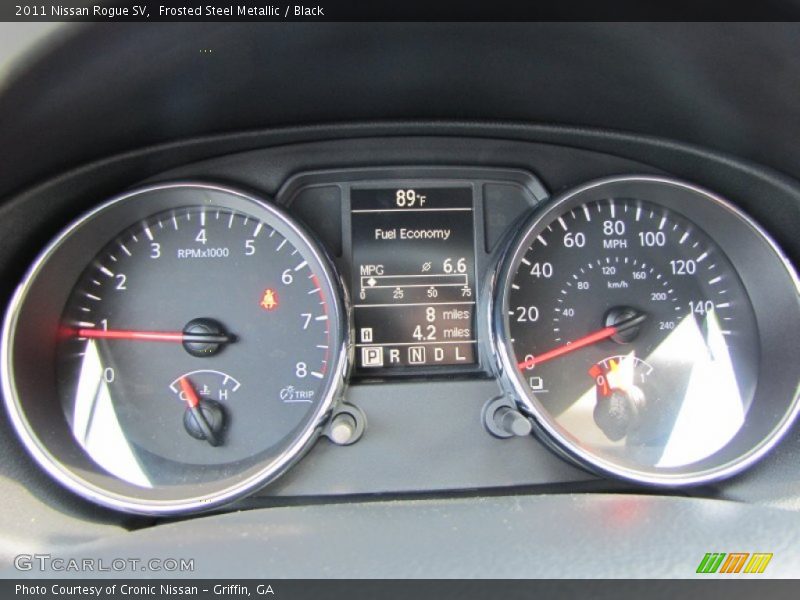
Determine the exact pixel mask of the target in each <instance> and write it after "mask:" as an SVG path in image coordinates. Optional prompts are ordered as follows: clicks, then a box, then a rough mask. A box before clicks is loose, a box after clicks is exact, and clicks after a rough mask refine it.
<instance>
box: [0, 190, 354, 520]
mask: <svg viewBox="0 0 800 600" xmlns="http://www.w3.org/2000/svg"><path fill="white" fill-rule="evenodd" d="M160 192H179V193H180V192H191V193H194V194H196V196H197V197H196V198H195V199H194V202H192V203H185V204H183V205H182V206H186V205H202V204H203V203H204V202H210V200H208V199H207V198H205V197H204V194H206V195H207V194H209V193H210V194H225V195H227V196H228V197H230V198H231V206H230V207H229V208H231V209H237V208H238V207H241V209H243V210H244V212H246V209H247V207H250V208H251V210H258V211H262V214H264V213H268V214H269V215H270V216H271V217H272V218H273V219H274V220H275V222H276V223H279V224H280V227H276V228H277V229H278V230H279V232H280V233H282V234H284V235H285V236H286V237H287V238H292V240H293V242H295V243H298V244H301V245H303V246H304V248H305V249H306V250H307V251H308V252H309V255H310V257H311V258H312V259H313V261H314V262H316V266H317V267H318V269H319V270H320V271H319V273H320V275H321V277H320V278H323V277H324V279H325V281H324V282H323V285H325V286H327V288H328V289H329V290H330V301H329V306H328V310H329V313H328V314H329V319H330V321H331V323H330V335H331V340H332V342H333V344H332V349H331V350H332V357H331V360H330V363H329V364H330V373H331V374H330V379H329V381H328V382H327V385H326V388H325V390H324V394H323V396H322V399H321V400H320V401H319V402H318V404H317V406H316V407H315V408H314V409H313V413H312V414H311V415H310V416H309V417H308V419H307V420H306V421H305V425H303V426H302V427H301V428H300V430H298V431H297V433H296V434H295V436H294V437H293V438H292V440H291V442H290V443H289V444H288V445H287V446H286V447H285V448H283V449H282V450H281V451H280V452H279V453H277V454H276V456H275V457H274V458H273V459H271V460H269V461H268V462H266V463H264V464H259V465H258V467H257V468H251V471H252V472H251V473H249V474H248V475H247V477H246V478H243V479H241V480H240V481H238V482H236V483H234V484H232V485H230V486H228V487H224V488H221V489H218V490H213V491H209V492H208V493H194V494H193V495H191V496H190V497H181V498H171V499H153V498H142V497H137V495H136V490H137V488H136V486H133V485H131V484H127V483H124V482H120V481H119V480H116V479H115V478H113V477H112V476H110V475H108V474H106V473H103V472H102V470H101V469H100V468H99V467H97V468H96V469H95V470H91V467H90V466H88V465H89V464H90V463H91V461H90V460H89V459H88V458H87V457H85V456H83V457H81V458H80V461H78V460H77V458H76V457H79V456H80V455H81V453H82V452H83V451H82V450H81V449H80V448H79V447H78V445H77V443H75V445H74V448H67V449H66V454H67V455H66V456H61V455H59V453H58V452H55V451H54V449H53V447H51V446H50V445H48V443H47V441H46V440H45V439H43V438H45V437H47V433H48V432H46V431H41V430H39V429H37V427H35V426H34V425H33V424H32V419H31V418H30V415H29V414H28V411H29V410H33V409H34V407H35V404H32V403H36V402H39V403H43V404H48V405H49V404H52V403H58V400H57V399H56V398H22V397H21V395H20V392H19V389H18V388H19V385H18V381H17V379H16V377H17V375H16V373H15V364H14V352H15V334H16V332H17V328H18V326H19V321H20V314H21V311H22V310H23V308H24V307H25V306H26V302H27V301H28V300H29V299H30V297H31V293H32V290H33V289H34V286H37V285H39V284H41V281H40V279H39V278H40V277H41V276H42V275H43V273H44V274H49V275H52V273H47V272H48V269H49V265H50V264H51V261H53V260H54V257H57V256H59V255H60V253H62V252H64V249H65V247H66V246H67V245H70V244H72V245H73V249H74V245H75V244H76V240H78V239H79V238H80V239H81V241H82V242H86V241H87V240H89V241H88V244H89V245H90V247H88V248H82V249H81V250H80V252H81V253H82V256H84V257H86V256H88V257H90V259H91V257H92V256H93V255H94V254H96V253H97V252H98V251H100V250H101V249H102V248H103V247H104V246H105V244H106V243H107V242H108V241H109V239H110V237H111V236H113V235H116V234H117V233H118V232H120V231H122V230H124V229H125V228H126V227H128V226H130V225H131V224H132V223H134V222H135V220H136V219H137V218H138V219H144V218H147V217H149V216H152V215H154V214H156V213H158V212H160V211H161V210H165V209H168V208H178V206H176V205H175V204H174V203H173V202H172V201H164V200H163V199H162V200H159V193H160ZM193 197H194V196H193ZM217 198H218V197H217ZM215 205H219V203H217V204H215ZM223 206H224V205H223ZM87 232H89V234H90V235H89V236H86V237H84V235H83V234H86V233H87ZM79 234H80V235H79ZM76 272H77V271H76ZM73 275H74V274H73ZM48 279H49V278H48ZM49 283H52V282H51V281H50V282H49ZM62 283H67V282H62ZM74 284H75V277H73V278H72V279H71V285H74ZM62 287H64V286H63V285H62ZM61 293H62V294H64V295H65V294H67V293H68V291H62V292H61ZM62 306H63V305H62ZM347 314H348V312H347V297H346V295H345V293H344V288H343V286H342V283H341V280H340V278H339V276H338V275H337V274H336V271H335V270H334V268H333V263H332V262H331V260H330V259H329V257H328V256H327V255H326V254H325V252H324V251H323V250H322V248H321V246H320V244H318V243H317V242H316V241H315V240H314V239H313V238H312V237H311V236H310V235H309V234H308V233H307V232H306V231H304V230H303V228H302V227H300V226H298V225H297V224H296V222H295V220H294V219H293V218H292V217H290V216H288V215H287V214H286V213H285V212H284V211H283V210H281V209H280V208H278V207H276V206H275V205H273V204H270V203H268V202H265V201H263V200H261V199H260V198H258V197H256V196H254V195H251V194H249V193H245V192H242V191H239V190H236V189H233V188H230V187H227V186H223V185H217V184H213V183H205V182H195V181H178V182H170V183H164V184H158V185H151V186H147V187H141V188H138V189H135V190H132V191H129V192H126V193H124V194H121V195H118V196H116V197H114V198H112V199H110V200H108V201H107V202H105V203H103V204H102V205H100V206H99V207H97V208H95V209H94V210H92V211H90V212H88V213H87V214H85V215H83V216H82V217H80V218H79V219H77V220H75V221H74V222H72V223H71V224H70V225H69V226H68V227H66V228H65V229H64V230H63V231H62V232H61V233H60V234H59V235H58V236H57V237H56V238H55V239H54V240H53V241H52V242H51V243H50V244H49V245H48V246H47V247H46V248H45V250H44V251H43V252H42V253H41V254H39V256H38V257H37V259H36V260H35V262H34V263H33V264H32V266H31V267H30V268H29V270H28V271H27V273H26V275H25V276H24V278H23V280H22V282H21V284H20V285H19V286H18V287H17V289H16V292H15V293H14V296H13V298H12V300H11V302H10V304H9V308H8V310H7V312H6V316H5V320H4V324H3V332H2V345H1V346H0V376H2V389H3V395H4V401H5V405H6V409H7V411H8V414H9V415H10V418H11V422H12V424H13V427H14V429H15V430H16V432H17V434H18V436H19V437H20V439H21V441H22V443H23V445H24V446H25V448H26V449H27V451H28V452H29V453H30V455H31V456H32V457H33V458H34V460H35V461H36V462H37V463H38V464H39V465H40V466H41V467H42V468H43V469H44V470H45V471H46V472H47V473H49V474H50V475H51V476H52V477H53V478H54V479H56V480H57V481H58V482H60V483H61V484H62V485H64V486H65V487H66V488H68V489H70V490H71V491H73V492H75V493H77V494H78V495H80V496H82V497H84V498H86V499H87V500H90V501H92V502H95V503H97V504H100V505H103V506H106V507H109V508H112V509H115V510H120V511H124V512H129V513H135V514H145V515H176V514H186V513H191V512H198V511H205V510H209V509H212V508H215V507H219V506H221V505H223V504H226V503H229V502H231V501H233V500H235V499H237V498H240V497H242V496H244V495H246V494H248V493H250V492H252V491H253V490H255V489H258V488H260V487H262V486H264V485H266V484H268V483H270V482H272V481H274V480H275V479H276V478H278V477H279V476H280V475H281V474H283V473H284V472H285V471H286V470H287V469H289V468H290V467H291V466H292V465H293V464H294V463H295V462H296V461H297V460H298V459H300V458H301V457H302V456H303V454H304V453H305V452H306V451H308V450H309V449H310V448H311V446H312V445H313V444H314V443H315V441H316V440H317V438H318V437H319V435H320V433H321V432H322V430H323V428H324V426H325V424H326V423H327V421H328V420H329V418H330V415H331V414H332V412H333V410H334V408H335V407H336V405H337V403H338V402H339V401H340V399H341V397H342V395H343V392H344V387H345V381H346V377H347V374H348V372H349V369H350V364H351V360H350V354H349V348H350V329H349V325H348V319H347ZM37 410H38V409H37ZM49 410H50V411H51V413H50V414H55V410H54V409H53V408H52V407H51V408H50V409H49ZM62 449H63V448H62ZM70 464H72V465H73V466H70ZM87 471H89V472H88V473H87ZM98 481H100V482H103V483H102V484H100V483H98ZM106 482H107V483H108V485H106V484H105V483H106Z"/></svg>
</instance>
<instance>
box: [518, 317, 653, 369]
mask: <svg viewBox="0 0 800 600" xmlns="http://www.w3.org/2000/svg"><path fill="white" fill-rule="evenodd" d="M646 318H647V315H646V314H644V313H641V314H638V315H635V316H633V317H630V318H628V319H625V320H623V321H620V322H619V323H617V324H616V325H611V326H609V327H603V328H602V329H598V330H597V331H594V332H592V333H590V334H588V335H585V336H583V337H580V338H578V339H577V340H573V341H571V342H567V343H566V344H564V345H563V346H558V347H557V348H553V349H552V350H548V351H547V352H542V353H541V354H539V355H538V356H534V357H532V358H529V359H528V360H523V361H522V362H521V363H517V367H519V368H520V369H530V368H532V367H533V366H534V365H540V364H542V363H543V362H547V361H548V360H552V359H554V358H558V357H559V356H563V355H564V354H568V353H570V352H574V351H575V350H580V349H581V348H585V347H586V346H591V345H592V344H596V343H597V342H601V341H603V340H605V339H608V338H610V337H611V336H614V335H617V334H618V333H622V332H623V331H627V330H628V329H631V328H633V327H636V326H638V325H641V324H642V322H643V321H644V320H645V319H646Z"/></svg>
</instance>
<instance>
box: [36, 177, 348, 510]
mask: <svg viewBox="0 0 800 600" xmlns="http://www.w3.org/2000/svg"><path fill="white" fill-rule="evenodd" d="M192 191H193V190H192V189H191V188H188V189H187V188H185V187H178V188H167V189H166V190H151V191H146V192H143V193H141V197H139V198H137V199H136V200H137V201H138V203H136V206H137V208H138V209H139V211H140V212H141V211H142V210H144V208H143V206H144V203H146V202H148V200H151V199H153V198H155V199H156V201H153V202H152V205H153V207H154V208H158V209H159V210H158V211H156V212H154V213H150V214H149V215H148V214H145V215H144V216H142V217H137V215H136V212H135V211H132V213H131V214H130V216H129V217H126V213H127V212H128V211H131V209H132V208H133V207H134V204H135V203H134V202H131V199H130V198H128V199H127V201H125V200H122V201H117V202H115V203H112V204H111V205H110V206H109V208H107V209H105V212H102V211H101V212H100V213H99V215H98V216H97V217H95V218H94V219H90V220H89V223H94V222H95V221H96V220H97V219H103V218H106V219H108V218H109V216H108V215H109V214H116V216H115V220H116V222H120V223H126V222H127V226H126V227H124V228H123V229H122V230H121V232H120V233H119V234H117V235H116V236H114V237H113V238H112V239H111V241H110V242H107V243H106V245H105V246H104V247H103V248H102V249H101V250H100V251H99V252H98V253H96V254H95V255H94V256H92V257H86V258H82V259H78V258H77V257H76V260H82V261H83V264H84V269H83V272H82V274H80V275H79V276H78V277H76V280H73V283H72V288H71V291H67V292H66V296H65V298H66V300H65V302H64V304H63V305H62V306H63V310H62V311H61V314H60V316H59V317H58V318H57V319H58V320H57V326H56V329H55V330H54V331H53V332H52V336H53V337H52V339H53V340H54V341H56V344H55V346H54V347H53V351H52V352H53V361H54V363H55V373H56V379H55V381H54V387H55V391H56V394H57V396H58V397H59V399H60V405H61V410H62V416H61V418H62V419H63V422H64V423H65V424H66V426H67V428H68V431H69V433H70V434H71V436H72V437H73V440H74V442H77V445H78V447H80V448H81V449H82V451H83V452H84V453H85V455H88V457H89V459H90V460H91V461H92V462H93V463H94V466H95V467H96V468H98V473H99V474H100V475H101V476H102V475H103V474H104V475H105V477H109V476H110V481H112V482H113V486H112V487H114V488H115V493H120V491H119V490H120V489H121V490H122V492H121V493H124V494H125V495H127V496H131V497H133V498H134V500H133V502H134V503H135V502H136V501H137V500H139V499H142V498H145V499H146V500H147V501H146V502H144V503H143V505H144V506H145V508H143V509H142V510H143V511H145V512H159V511H160V510H161V508H163V507H162V506H160V505H159V504H158V502H160V501H167V502H169V503H172V504H170V505H169V506H170V510H172V509H173V508H175V506H176V505H177V506H178V507H180V508H189V509H191V508H194V507H195V506H194V505H195V504H196V505H198V506H202V503H203V502H206V503H207V502H210V501H216V499H217V498H218V497H219V495H226V494H229V493H233V490H237V492H238V491H240V489H245V488H246V487H248V486H252V485H255V484H257V483H259V482H260V481H263V480H267V479H269V478H270V477H272V475H273V474H274V473H277V472H279V471H280V470H282V469H283V468H285V467H286V466H287V465H288V463H289V462H290V461H291V460H293V459H294V458H296V456H297V454H298V452H300V450H301V447H303V446H305V445H307V442H308V441H309V440H310V439H312V438H313V437H314V435H315V434H316V433H317V432H318V430H319V426H320V423H321V419H323V418H324V417H325V415H326V413H327V411H328V410H329V409H330V405H331V403H332V399H333V395H334V394H335V393H336V390H340V388H341V384H342V377H343V372H342V371H343V370H342V368H341V367H342V365H341V361H342V360H343V357H342V354H343V352H342V345H343V343H344V340H343V333H342V322H341V321H342V317H341V304H340V300H339V298H337V293H338V290H337V288H336V286H335V285H334V282H333V280H332V277H331V275H330V272H329V271H328V268H327V266H326V265H325V263H324V261H323V260H322V259H321V258H320V256H319V254H318V252H317V251H316V249H315V248H314V247H313V246H312V245H310V242H309V240H307V238H305V236H304V235H303V234H302V233H301V232H300V231H299V230H298V229H297V228H296V227H294V226H293V225H292V224H291V222H289V221H288V219H287V218H286V217H284V216H283V215H281V214H280V213H278V212H276V211H274V209H270V208H268V207H266V206H264V205H262V204H260V203H258V202H256V201H251V200H249V199H247V198H244V197H241V196H238V195H235V194H233V193H228V192H225V191H222V190H217V189H214V190H204V189H199V190H197V191H196V193H195V194H194V195H193V193H192ZM192 200H194V202H192ZM131 223H133V224H131ZM112 231H113V230H112ZM82 234H83V235H85V236H86V238H87V242H88V243H91V241H92V240H91V236H90V235H89V234H88V233H86V227H85V226H84V227H80V226H78V227H76V228H75V229H74V230H73V231H72V233H71V234H70V235H71V236H81V235H82ZM106 239H108V238H106ZM67 252H69V251H68V250H66V249H64V250H62V253H67ZM59 256H60V255H59ZM53 260H56V259H53ZM50 418H51V419H53V418H54V417H52V416H51V417H50ZM60 468H63V465H60ZM101 481H102V478H101ZM120 484H121V485H122V488H119V485H120ZM95 485H97V484H95ZM100 487H102V485H101V486H100ZM131 489H133V490H135V489H141V490H142V492H141V493H139V492H135V491H131ZM92 491H94V490H92ZM209 498H210V500H209ZM126 501H127V499H123V502H126ZM183 501H185V504H181V503H182V502H183ZM164 506H166V505H164ZM123 507H125V508H130V506H123ZM138 508H139V507H138V506H135V507H134V509H138Z"/></svg>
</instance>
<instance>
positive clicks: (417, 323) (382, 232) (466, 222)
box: [350, 186, 476, 373]
mask: <svg viewBox="0 0 800 600" xmlns="http://www.w3.org/2000/svg"><path fill="white" fill-rule="evenodd" d="M350 208H351V226H352V227H351V231H352V260H353V270H352V273H353V282H352V288H351V289H352V290H353V297H354V298H353V299H354V302H353V305H354V320H355V336H356V355H357V356H356V367H357V368H358V369H359V370H360V371H361V372H362V373H366V372H368V371H370V370H372V371H375V370H385V369H393V368H411V367H435V366H444V365H450V366H452V365H469V364H474V363H475V361H476V354H475V353H476V343H475V322H474V321H475V293H476V292H475V240H474V228H473V200H472V188H471V187H466V186H465V187H447V188H444V187H442V188H439V187H426V188H415V189H411V188H403V189H398V188H384V189H351V192H350Z"/></svg>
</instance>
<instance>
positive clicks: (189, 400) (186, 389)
mask: <svg viewBox="0 0 800 600" xmlns="http://www.w3.org/2000/svg"><path fill="white" fill-rule="evenodd" d="M178 381H179V382H180V384H181V391H182V392H183V395H184V396H185V400H186V404H188V405H189V406H190V407H191V408H196V407H197V405H198V404H200V398H199V397H198V396H197V392H195V391H194V387H192V384H191V383H189V380H188V379H186V377H181V378H180V379H179V380H178Z"/></svg>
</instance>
